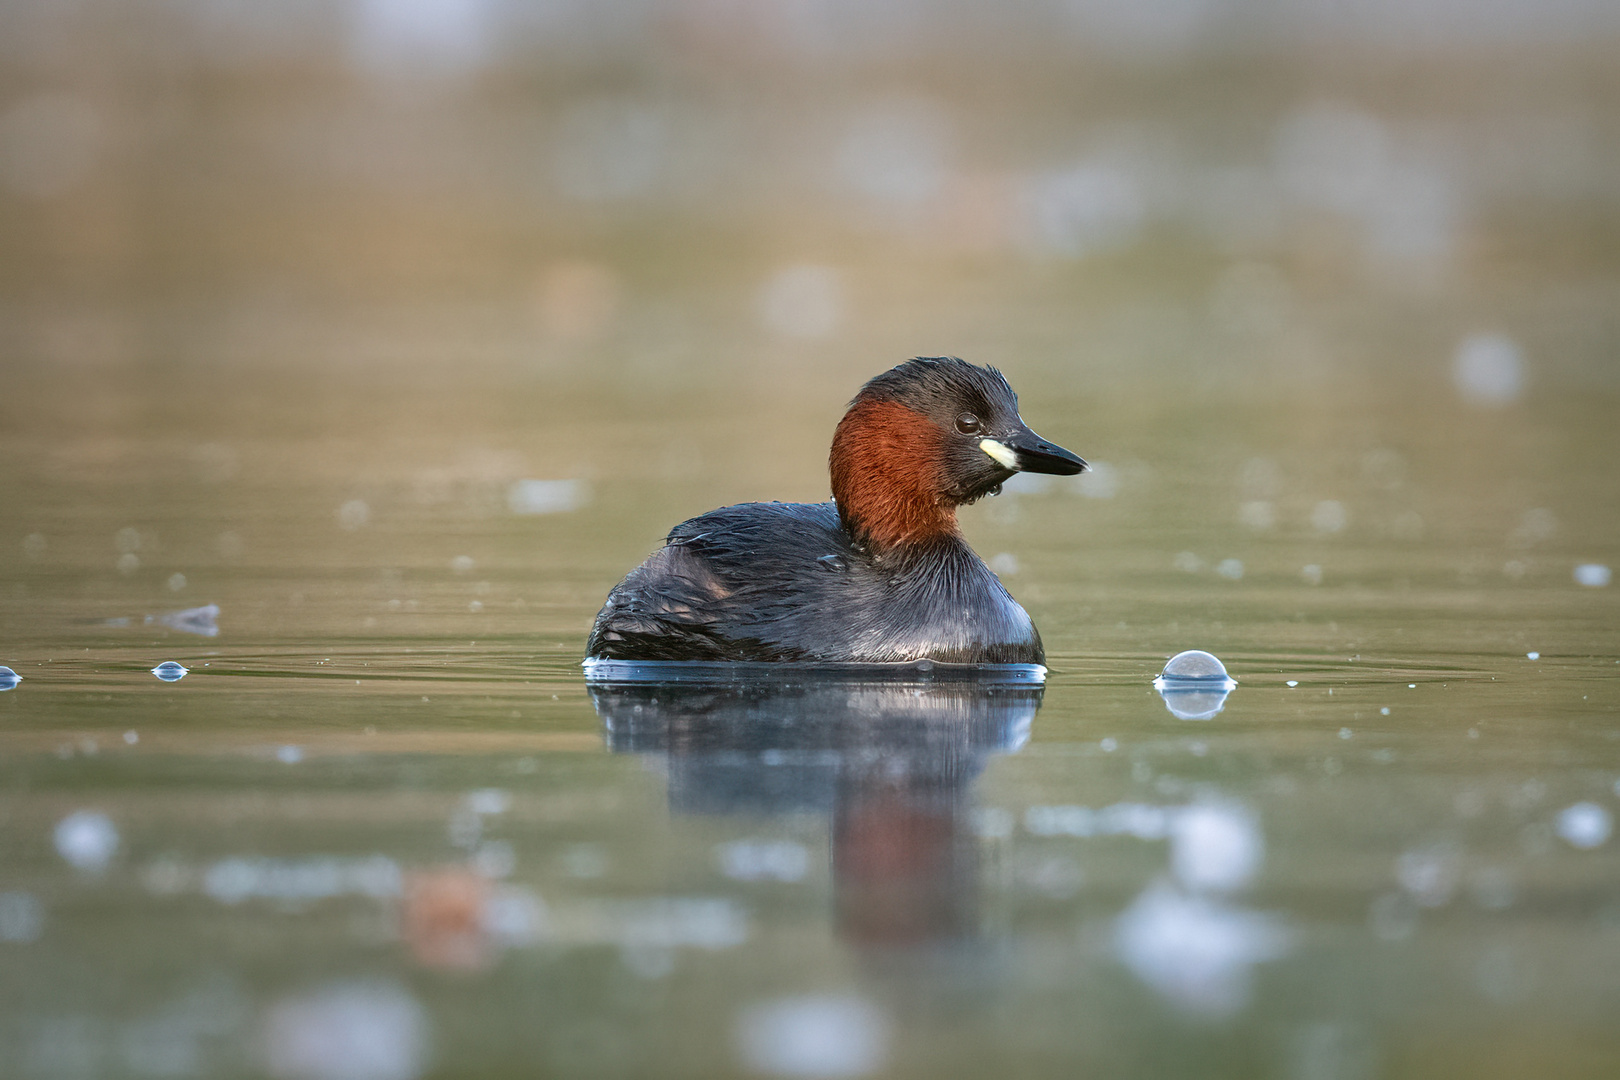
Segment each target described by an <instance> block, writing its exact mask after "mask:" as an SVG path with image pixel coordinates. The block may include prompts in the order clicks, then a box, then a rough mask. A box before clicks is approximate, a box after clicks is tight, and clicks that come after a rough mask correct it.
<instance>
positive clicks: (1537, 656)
mask: <svg viewBox="0 0 1620 1080" xmlns="http://www.w3.org/2000/svg"><path fill="white" fill-rule="evenodd" d="M1524 658H1525V659H1526V660H1540V659H1541V654H1540V653H1538V652H1527V653H1525V654H1524Z"/></svg>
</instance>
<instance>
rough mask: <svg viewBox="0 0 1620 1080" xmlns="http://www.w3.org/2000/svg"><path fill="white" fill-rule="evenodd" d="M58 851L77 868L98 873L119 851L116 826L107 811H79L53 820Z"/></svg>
mask: <svg viewBox="0 0 1620 1080" xmlns="http://www.w3.org/2000/svg"><path fill="white" fill-rule="evenodd" d="M54 839H55V841H56V850H57V853H58V854H60V855H61V856H62V858H64V859H66V860H67V861H68V862H70V863H72V864H73V866H74V867H75V868H76V869H79V870H84V871H87V872H89V873H100V872H101V871H102V870H105V869H106V868H107V864H108V863H110V862H111V861H112V857H113V855H114V854H115V853H116V852H117V851H118V828H117V827H116V826H115V825H113V823H112V820H111V819H110V818H108V817H107V815H106V814H101V813H97V812H96V811H94V810H80V811H77V812H76V813H72V814H69V815H68V816H67V817H65V818H63V819H62V820H61V821H59V822H57V823H56V832H55V834H54Z"/></svg>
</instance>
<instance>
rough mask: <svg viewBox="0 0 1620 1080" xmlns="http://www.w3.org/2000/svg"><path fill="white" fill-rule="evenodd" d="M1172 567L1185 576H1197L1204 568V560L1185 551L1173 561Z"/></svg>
mask: <svg viewBox="0 0 1620 1080" xmlns="http://www.w3.org/2000/svg"><path fill="white" fill-rule="evenodd" d="M1171 565H1172V566H1174V567H1175V568H1176V569H1177V570H1180V571H1181V572H1182V573H1184V574H1196V573H1198V571H1200V570H1202V569H1203V568H1204V560H1203V559H1200V558H1199V557H1198V556H1197V555H1194V554H1193V553H1192V552H1190V551H1183V552H1181V553H1180V554H1178V555H1177V556H1176V557H1175V559H1173V560H1172V561H1171Z"/></svg>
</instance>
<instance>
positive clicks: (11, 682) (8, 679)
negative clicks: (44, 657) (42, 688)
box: [0, 664, 22, 691]
mask: <svg viewBox="0 0 1620 1080" xmlns="http://www.w3.org/2000/svg"><path fill="white" fill-rule="evenodd" d="M20 682H22V676H21V675H19V674H17V673H16V672H15V671H12V670H11V669H10V668H8V667H6V666H5V665H4V664H0V691H4V690H15V689H16V688H17V684H18V683H20Z"/></svg>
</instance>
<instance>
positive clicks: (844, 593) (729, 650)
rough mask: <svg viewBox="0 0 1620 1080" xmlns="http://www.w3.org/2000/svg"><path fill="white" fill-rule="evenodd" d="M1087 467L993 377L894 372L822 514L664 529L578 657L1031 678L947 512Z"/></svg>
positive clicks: (1037, 658)
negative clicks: (990, 671)
mask: <svg viewBox="0 0 1620 1080" xmlns="http://www.w3.org/2000/svg"><path fill="white" fill-rule="evenodd" d="M1083 468H1085V463H1084V462H1083V461H1081V460H1080V459H1079V458H1077V457H1075V456H1074V455H1073V454H1070V453H1069V452H1068V451H1066V450H1063V449H1061V448H1059V447H1056V446H1053V445H1051V444H1049V443H1045V442H1043V441H1041V440H1040V439H1039V438H1038V437H1037V436H1035V434H1034V432H1032V431H1030V430H1029V429H1028V428H1027V427H1025V426H1024V425H1023V422H1022V420H1021V419H1019V417H1018V414H1017V399H1016V397H1014V396H1013V394H1012V390H1011V389H1010V388H1009V387H1008V386H1007V383H1006V380H1005V379H1003V378H1002V377H1001V375H1000V373H998V372H996V371H994V369H986V368H979V367H975V366H974V365H971V364H968V363H965V362H964V361H961V360H956V359H954V358H948V357H937V358H926V359H918V360H912V361H908V362H907V363H905V364H902V365H900V366H899V367H897V368H894V369H892V370H891V371H889V372H886V373H885V374H884V375H880V376H878V377H877V378H876V379H873V380H872V381H871V382H869V383H867V385H866V386H865V387H863V388H862V390H861V393H860V394H858V395H857V396H856V398H855V400H854V401H853V402H852V403H851V405H850V408H849V410H848V412H846V413H845V416H844V419H843V420H842V421H841V422H840V423H839V425H838V431H837V432H836V434H835V435H834V439H833V448H832V454H831V461H830V471H831V474H832V487H833V495H834V500H833V501H832V502H826V503H779V502H771V503H744V504H741V505H738V506H728V507H724V508H722V509H719V510H713V511H711V512H709V513H707V514H704V515H702V516H700V517H696V518H693V519H691V520H690V521H686V522H683V523H682V524H680V525H677V526H676V527H675V528H674V529H672V530H671V531H670V533H669V535H668V537H667V538H666V539H665V543H664V547H663V548H661V549H660V550H658V551H656V552H654V553H653V555H652V556H651V557H649V558H648V559H647V561H646V562H644V563H642V564H641V565H640V566H639V567H637V568H636V569H635V570H633V571H631V572H630V574H629V575H628V576H627V577H626V578H625V579H624V580H623V581H622V582H620V583H619V584H618V586H616V587H615V588H614V589H613V591H612V593H611V594H609V596H608V599H607V602H606V603H605V604H604V605H603V607H602V610H601V612H600V614H598V615H597V617H596V622H595V625H594V626H593V627H592V628H591V635H590V640H589V643H588V645H587V649H586V652H587V656H588V657H590V658H596V659H609V660H703V661H783V662H826V663H898V662H906V661H914V660H923V659H927V660H934V661H938V662H941V663H963V664H987V663H988V664H1040V663H1043V662H1044V660H1045V652H1044V650H1043V647H1042V644H1041V638H1040V634H1039V633H1038V632H1037V631H1036V629H1035V625H1034V623H1033V622H1032V621H1031V620H1030V617H1029V615H1028V614H1027V613H1026V612H1025V611H1024V609H1023V608H1022V607H1020V606H1019V604H1018V602H1017V601H1016V600H1014V599H1013V598H1012V596H1011V595H1009V594H1008V592H1007V590H1006V588H1004V587H1003V586H1002V584H1001V581H1000V579H998V578H997V577H996V575H995V574H994V573H992V572H991V570H990V568H989V567H987V566H986V565H985V564H984V562H983V560H981V559H980V558H979V557H978V555H976V554H975V553H974V552H973V549H972V548H971V547H969V546H968V544H967V541H965V540H964V539H962V536H961V534H960V533H959V532H958V531H957V528H956V507H957V506H959V505H961V504H963V503H967V502H972V501H974V500H976V499H978V498H981V497H983V496H984V495H987V494H991V493H993V492H995V491H999V489H1000V485H1001V482H1002V481H1004V480H1005V479H1007V478H1008V477H1009V476H1011V475H1012V474H1013V473H1014V472H1015V471H1019V470H1020V469H1029V470H1031V471H1042V472H1057V473H1068V474H1072V473H1075V472H1079V471H1080V470H1081V469H1083Z"/></svg>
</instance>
